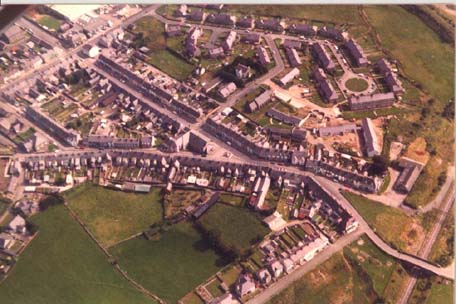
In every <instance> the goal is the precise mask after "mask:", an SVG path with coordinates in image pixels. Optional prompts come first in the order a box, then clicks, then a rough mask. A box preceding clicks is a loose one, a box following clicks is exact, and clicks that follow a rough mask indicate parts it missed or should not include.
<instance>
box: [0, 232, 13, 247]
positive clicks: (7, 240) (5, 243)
mask: <svg viewBox="0 0 456 304" xmlns="http://www.w3.org/2000/svg"><path fill="white" fill-rule="evenodd" d="M13 244H14V238H13V237H12V236H11V235H9V234H6V233H0V249H10V248H11V247H12V246H13Z"/></svg>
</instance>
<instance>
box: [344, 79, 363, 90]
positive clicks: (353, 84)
mask: <svg viewBox="0 0 456 304" xmlns="http://www.w3.org/2000/svg"><path fill="white" fill-rule="evenodd" d="M368 85H369V84H368V83H367V81H366V80H364V79H361V78H350V79H349V80H347V81H346V82H345V86H346V87H347V89H349V90H350V91H353V92H362V91H364V90H365V89H367V87H368Z"/></svg>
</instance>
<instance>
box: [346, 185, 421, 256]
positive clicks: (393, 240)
mask: <svg viewBox="0 0 456 304" xmlns="http://www.w3.org/2000/svg"><path fill="white" fill-rule="evenodd" d="M342 194H343V195H344V197H345V198H346V199H347V200H348V201H349V202H350V203H351V204H352V205H353V207H355V209H356V210H357V211H358V212H359V213H360V214H361V216H362V217H363V218H364V219H365V220H366V221H367V223H368V224H369V225H370V226H371V227H372V229H373V230H374V231H375V232H376V233H377V234H378V235H379V236H380V237H381V238H382V239H383V240H385V241H386V242H388V243H390V244H391V245H392V246H393V247H395V248H398V249H399V250H401V251H404V252H408V253H412V254H415V253H416V251H417V250H418V249H419V248H420V245H421V241H422V240H421V238H422V236H423V234H424V232H425V231H424V228H423V227H422V222H423V219H422V218H419V217H411V216H408V215H407V214H405V212H404V211H402V210H400V209H397V208H393V207H389V206H386V205H383V204H382V203H379V202H376V201H373V200H370V199H368V198H366V197H364V196H361V195H357V194H354V193H352V192H347V191H346V192H343V193H342Z"/></svg>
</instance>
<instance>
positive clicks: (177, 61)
mask: <svg viewBox="0 0 456 304" xmlns="http://www.w3.org/2000/svg"><path fill="white" fill-rule="evenodd" d="M147 62H148V63H150V64H152V65H153V66H155V67H156V68H158V69H160V70H162V71H163V72H165V73H166V74H168V75H170V76H171V77H173V78H175V79H177V80H180V81H183V80H185V79H187V77H188V76H189V75H190V73H191V72H192V71H193V69H194V66H193V65H191V64H190V63H188V62H186V61H185V60H183V59H182V58H179V57H178V56H176V55H174V54H172V53H171V52H170V51H168V50H161V51H157V52H155V53H153V54H151V55H150V57H149V59H148V61H147Z"/></svg>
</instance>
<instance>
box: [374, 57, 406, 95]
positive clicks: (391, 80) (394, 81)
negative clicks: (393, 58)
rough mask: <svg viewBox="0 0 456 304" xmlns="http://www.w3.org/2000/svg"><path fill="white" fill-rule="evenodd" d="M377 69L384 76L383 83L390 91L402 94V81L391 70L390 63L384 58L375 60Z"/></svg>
mask: <svg viewBox="0 0 456 304" xmlns="http://www.w3.org/2000/svg"><path fill="white" fill-rule="evenodd" d="M377 69H378V71H379V72H380V74H382V75H383V77H384V78H385V83H386V85H387V86H388V88H389V89H390V91H391V92H393V93H394V94H396V95H398V96H400V95H402V94H404V88H403V87H402V82H401V81H400V80H399V78H398V77H397V75H396V73H394V72H393V69H392V68H391V64H390V63H389V62H388V61H387V60H386V59H384V58H382V59H380V60H379V61H378V62H377Z"/></svg>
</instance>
